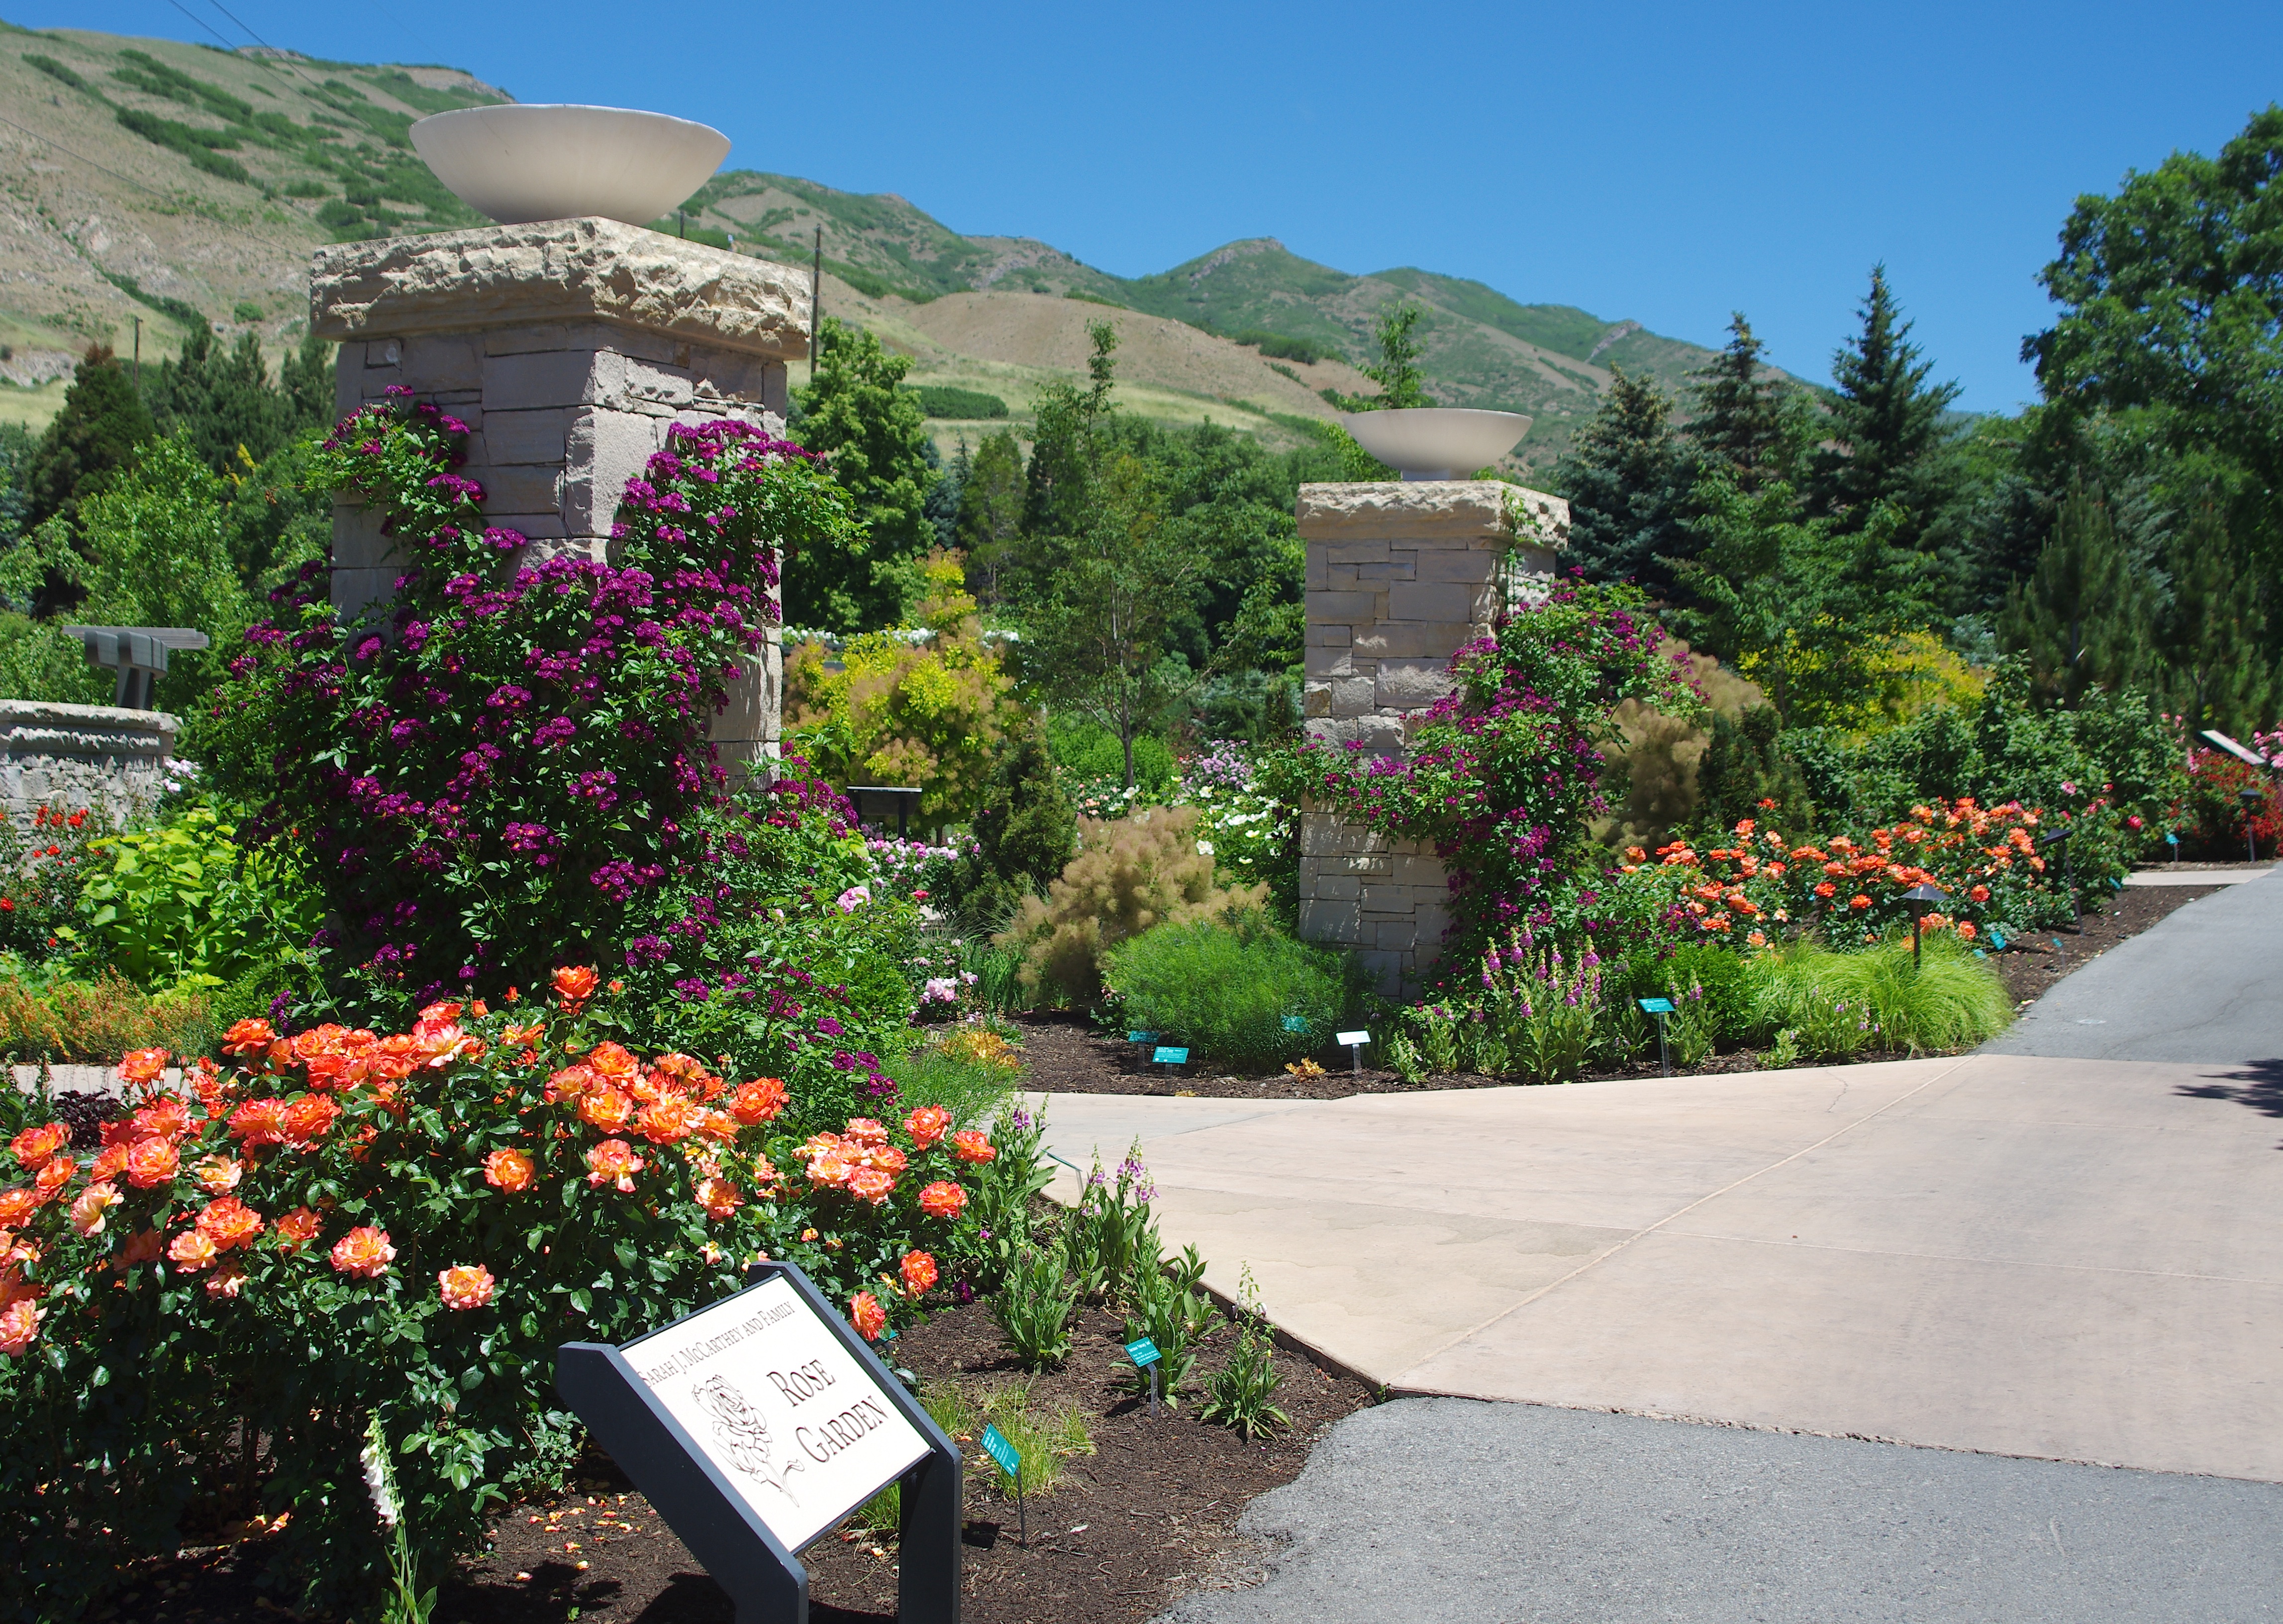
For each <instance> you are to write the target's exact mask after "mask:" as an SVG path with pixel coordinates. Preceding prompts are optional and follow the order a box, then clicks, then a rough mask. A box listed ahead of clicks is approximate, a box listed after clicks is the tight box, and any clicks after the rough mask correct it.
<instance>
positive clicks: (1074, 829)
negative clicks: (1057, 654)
mask: <svg viewBox="0 0 2283 1624" xmlns="http://www.w3.org/2000/svg"><path fill="white" fill-rule="evenodd" d="M968 827H969V829H970V832H972V833H973V835H974V839H975V846H974V850H973V851H972V852H971V853H970V854H969V855H967V856H965V857H963V858H962V859H961V860H960V862H959V863H956V864H955V865H954V868H953V871H952V873H951V875H950V877H949V879H948V882H947V894H946V896H945V899H944V901H945V905H946V906H947V907H949V908H951V909H953V910H954V911H955V912H956V913H957V915H958V917H959V918H960V919H961V920H962V922H963V923H964V924H965V925H966V926H967V928H968V929H970V930H973V931H992V932H995V931H998V930H1001V929H1002V928H1004V926H1005V925H1006V924H1007V921H1008V919H1009V917H1010V916H1011V915H1012V914H1013V913H1014V911H1015V910H1016V909H1017V907H1019V906H1020V905H1021V903H1022V902H1023V901H1024V899H1025V898H1027V897H1032V896H1039V895H1043V894H1045V892H1046V888H1047V886H1048V882H1049V881H1051V880H1052V879H1054V878H1055V877H1056V875H1058V874H1060V873H1061V872H1062V871H1063V870H1064V868H1065V867H1067V866H1068V865H1069V863H1070V860H1071V851H1072V849H1073V847H1075V846H1076V845H1077V841H1078V817H1077V815H1076V814H1075V813H1073V812H1072V811H1071V806H1070V802H1069V801H1068V800H1065V799H1064V797H1063V793H1062V791H1061V790H1060V789H1059V788H1058V787H1057V786H1056V780H1055V772H1054V765H1053V763H1052V762H1051V761H1049V760H1048V755H1047V749H1046V746H1045V744H1044V743H1043V741H1041V740H1040V738H1039V737H1038V735H1037V733H1036V732H1035V731H1034V730H1026V731H1025V732H1024V733H1022V734H1020V735H1018V736H1017V737H1016V738H1014V739H1013V740H1012V741H1011V742H1009V744H1008V746H1006V747H1005V748H1004V749H1002V750H1001V752H1000V754H999V758H998V760H997V761H995V762H994V763H993V766H992V770H991V780H990V783H989V785H987V786H986V789H985V791H984V793H983V803H982V805H981V806H980V807H978V808H977V809H976V812H975V816H974V817H973V819H972V820H971V821H970V824H969V825H968ZM1001 957H1005V956H1004V955H1001ZM1013 960H1014V962H1016V963H1019V962H1020V956H1019V955H1015V956H1013Z"/></svg>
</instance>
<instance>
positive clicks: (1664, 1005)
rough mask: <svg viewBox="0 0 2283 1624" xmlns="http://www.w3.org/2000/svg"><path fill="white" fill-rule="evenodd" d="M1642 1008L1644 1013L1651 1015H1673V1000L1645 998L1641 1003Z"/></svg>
mask: <svg viewBox="0 0 2283 1624" xmlns="http://www.w3.org/2000/svg"><path fill="white" fill-rule="evenodd" d="M1640 1006H1641V1009H1642V1011H1644V1012H1646V1013H1648V1014H1650V1015H1670V1014H1671V1013H1672V1000H1671V999H1670V998H1644V999H1642V1000H1641V1001H1640Z"/></svg>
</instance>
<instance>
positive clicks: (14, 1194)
mask: <svg viewBox="0 0 2283 1624" xmlns="http://www.w3.org/2000/svg"><path fill="white" fill-rule="evenodd" d="M39 1210H40V1198H39V1197H38V1196H36V1195H35V1194H33V1193H32V1191H29V1190H0V1230H12V1229H15V1228H16V1227H18V1226H19V1225H20V1224H22V1223H24V1222H27V1221H28V1220H29V1219H30V1218H31V1216H32V1214H34V1213H36V1212H38V1211H39Z"/></svg>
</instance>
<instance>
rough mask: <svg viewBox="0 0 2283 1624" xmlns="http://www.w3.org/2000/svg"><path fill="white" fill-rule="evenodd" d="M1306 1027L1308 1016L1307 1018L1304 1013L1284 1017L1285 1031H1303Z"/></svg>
mask: <svg viewBox="0 0 2283 1624" xmlns="http://www.w3.org/2000/svg"><path fill="white" fill-rule="evenodd" d="M1307 1029H1308V1018H1307V1017H1306V1016H1305V1015H1287V1016H1286V1017H1285V1018H1284V1030H1285V1031H1287V1032H1305V1031H1306V1030H1307Z"/></svg>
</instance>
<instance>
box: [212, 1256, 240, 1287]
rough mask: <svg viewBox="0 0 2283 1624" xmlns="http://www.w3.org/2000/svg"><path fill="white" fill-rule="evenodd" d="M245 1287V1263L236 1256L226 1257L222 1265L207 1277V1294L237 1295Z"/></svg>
mask: <svg viewBox="0 0 2283 1624" xmlns="http://www.w3.org/2000/svg"><path fill="white" fill-rule="evenodd" d="M244 1289H245V1264H243V1263H241V1262H239V1261H238V1260H237V1259H236V1258H224V1259H223V1260H222V1267H221V1268H219V1269H215V1270H214V1273H212V1274H210V1275H208V1276H207V1277H206V1295H207V1296H209V1297H236V1296H237V1295H238V1292H241V1291H243V1290H244Z"/></svg>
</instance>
